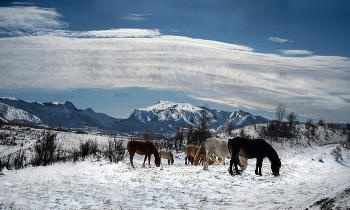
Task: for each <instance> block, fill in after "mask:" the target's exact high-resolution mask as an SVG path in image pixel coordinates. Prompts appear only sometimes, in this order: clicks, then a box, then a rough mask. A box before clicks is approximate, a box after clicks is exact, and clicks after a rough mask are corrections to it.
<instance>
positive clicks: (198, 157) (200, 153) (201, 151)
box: [194, 144, 225, 166]
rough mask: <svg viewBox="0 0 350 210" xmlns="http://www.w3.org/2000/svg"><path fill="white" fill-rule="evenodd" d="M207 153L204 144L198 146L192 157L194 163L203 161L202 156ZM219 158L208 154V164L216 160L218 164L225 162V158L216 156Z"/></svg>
mask: <svg viewBox="0 0 350 210" xmlns="http://www.w3.org/2000/svg"><path fill="white" fill-rule="evenodd" d="M206 154H207V151H206V150H205V145H204V144H203V145H202V146H200V147H199V149H198V150H197V153H196V156H195V157H194V165H195V166H197V165H198V164H201V163H203V162H204V158H205V156H206ZM218 159H219V160H216V158H215V157H214V155H212V156H210V158H209V165H211V164H213V163H214V162H216V163H217V164H218V165H221V164H220V162H225V160H222V159H221V158H218Z"/></svg>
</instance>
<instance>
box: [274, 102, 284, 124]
mask: <svg viewBox="0 0 350 210" xmlns="http://www.w3.org/2000/svg"><path fill="white" fill-rule="evenodd" d="M275 114H276V120H277V121H278V122H282V120H283V118H284V117H285V115H286V107H285V106H284V105H283V104H282V103H280V104H278V105H277V106H276V113H275Z"/></svg>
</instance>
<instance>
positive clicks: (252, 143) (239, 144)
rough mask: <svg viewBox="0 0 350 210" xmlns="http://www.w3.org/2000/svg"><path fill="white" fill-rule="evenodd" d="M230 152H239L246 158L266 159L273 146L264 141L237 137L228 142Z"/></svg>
mask: <svg viewBox="0 0 350 210" xmlns="http://www.w3.org/2000/svg"><path fill="white" fill-rule="evenodd" d="M228 148H229V150H230V152H231V153H232V152H239V153H240V154H241V155H242V156H243V157H245V158H248V159H250V158H256V157H258V156H259V157H262V158H265V157H267V156H268V153H269V152H270V151H271V148H272V147H271V145H270V144H269V143H267V142H266V141H265V140H264V139H247V138H242V137H236V138H234V139H230V140H229V141H228Z"/></svg>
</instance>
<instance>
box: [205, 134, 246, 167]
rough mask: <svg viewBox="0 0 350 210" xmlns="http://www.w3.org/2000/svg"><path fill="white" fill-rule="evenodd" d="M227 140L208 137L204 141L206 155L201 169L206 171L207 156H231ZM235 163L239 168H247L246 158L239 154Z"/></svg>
mask: <svg viewBox="0 0 350 210" xmlns="http://www.w3.org/2000/svg"><path fill="white" fill-rule="evenodd" d="M227 145H228V141H227V140H224V139H217V138H208V139H207V140H206V142H205V149H206V151H207V155H206V156H205V158H204V164H203V165H204V166H203V170H205V171H208V163H209V158H210V157H211V155H212V154H214V155H216V157H218V158H221V159H223V160H224V159H225V158H231V153H230V151H229V150H228V147H227ZM238 157H239V158H237V160H235V161H236V162H237V164H238V165H239V166H240V167H241V170H245V169H246V168H247V158H244V157H242V156H241V155H239V156H238Z"/></svg>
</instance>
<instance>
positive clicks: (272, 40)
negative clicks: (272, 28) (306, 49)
mask: <svg viewBox="0 0 350 210" xmlns="http://www.w3.org/2000/svg"><path fill="white" fill-rule="evenodd" d="M267 40H269V41H271V42H279V43H284V42H294V41H289V40H288V39H281V38H278V37H269V38H267Z"/></svg>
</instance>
